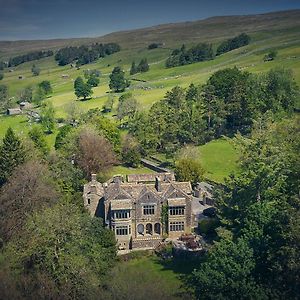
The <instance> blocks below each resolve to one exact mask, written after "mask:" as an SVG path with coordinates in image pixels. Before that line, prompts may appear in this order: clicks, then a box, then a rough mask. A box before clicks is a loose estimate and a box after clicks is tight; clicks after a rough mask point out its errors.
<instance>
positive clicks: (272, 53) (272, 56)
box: [264, 50, 277, 61]
mask: <svg viewBox="0 0 300 300" xmlns="http://www.w3.org/2000/svg"><path fill="white" fill-rule="evenodd" d="M276 56H277V51H276V50H272V51H270V52H269V53H268V54H266V55H265V56H264V61H271V60H274V59H275V58H276Z"/></svg>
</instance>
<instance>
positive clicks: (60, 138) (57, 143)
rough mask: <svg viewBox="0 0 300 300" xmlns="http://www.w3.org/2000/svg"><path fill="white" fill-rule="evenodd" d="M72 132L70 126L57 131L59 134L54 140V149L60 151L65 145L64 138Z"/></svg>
mask: <svg viewBox="0 0 300 300" xmlns="http://www.w3.org/2000/svg"><path fill="white" fill-rule="evenodd" d="M71 131H72V126H71V125H65V126H63V127H61V128H60V129H59V132H58V134H57V136H56V138H55V144H54V147H55V149H56V150H57V149H60V148H61V147H62V145H63V144H64V143H65V138H66V136H67V135H68V134H69V133H70V132H71Z"/></svg>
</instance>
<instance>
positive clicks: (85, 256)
mask: <svg viewBox="0 0 300 300" xmlns="http://www.w3.org/2000/svg"><path fill="white" fill-rule="evenodd" d="M5 255H6V257H7V258H8V263H9V264H10V267H11V268H12V270H14V271H15V272H17V273H18V275H19V276H26V277H27V281H25V282H22V283H23V285H24V288H23V292H24V293H25V295H24V296H25V297H29V296H30V297H31V298H32V297H33V295H32V292H33V293H37V292H39V286H40V285H42V286H43V284H45V282H44V280H46V282H47V283H48V284H47V286H48V287H49V290H46V291H44V293H46V297H45V298H47V299H49V298H52V297H55V298H63V299H95V298H97V293H99V286H100V284H102V281H103V279H104V278H105V277H106V275H107V273H108V271H109V270H110V268H111V267H112V266H113V264H114V260H115V257H116V247H115V239H114V236H113V233H112V232H111V231H110V230H108V229H104V228H103V226H102V221H101V219H98V218H91V217H90V216H89V215H88V214H87V213H82V212H81V211H80V210H79V209H78V208H77V207H76V206H75V205H72V204H68V203H64V204H58V205H56V206H55V207H54V208H51V209H50V208H49V209H45V210H44V211H43V212H42V213H39V214H34V215H33V216H32V217H30V218H29V220H28V222H27V225H26V228H25V230H24V233H23V235H22V238H21V239H20V240H18V241H17V242H15V243H11V244H10V245H9V247H8V248H7V251H6V252H5ZM42 274H43V276H41V275H42ZM30 278H32V280H33V281H35V285H33V286H31V284H32V283H31V280H30ZM31 289H32V292H31V293H30V290H31ZM26 292H27V293H30V294H28V295H26ZM58 295H59V296H58ZM37 298H38V297H37Z"/></svg>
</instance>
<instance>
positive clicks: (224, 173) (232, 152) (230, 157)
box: [198, 139, 239, 183]
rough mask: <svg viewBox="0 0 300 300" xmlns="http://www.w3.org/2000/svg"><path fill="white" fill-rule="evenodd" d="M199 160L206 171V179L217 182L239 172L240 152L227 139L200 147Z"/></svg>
mask: <svg viewBox="0 0 300 300" xmlns="http://www.w3.org/2000/svg"><path fill="white" fill-rule="evenodd" d="M198 149H199V160H200V161H201V163H202V165H203V167H204V169H205V170H206V173H205V177H207V178H208V179H210V180H213V181H216V182H221V183H223V182H224V178H225V177H228V175H230V174H231V173H235V172H237V171H238V166H237V163H238V158H239V153H238V150H237V149H235V148H234V147H233V145H232V143H231V142H230V140H227V139H219V140H214V141H211V142H209V143H207V144H205V145H203V146H199V147H198Z"/></svg>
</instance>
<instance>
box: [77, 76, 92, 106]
mask: <svg viewBox="0 0 300 300" xmlns="http://www.w3.org/2000/svg"><path fill="white" fill-rule="evenodd" d="M74 90H75V95H76V97H77V98H80V97H83V99H84V100H86V98H87V97H90V96H91V95H92V94H93V91H92V86H91V85H90V84H88V83H85V82H84V81H83V79H82V77H77V78H76V79H75V81H74Z"/></svg>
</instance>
